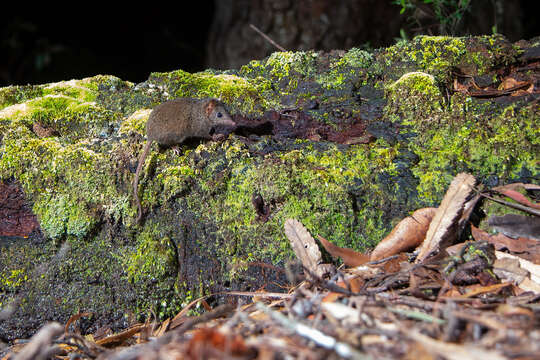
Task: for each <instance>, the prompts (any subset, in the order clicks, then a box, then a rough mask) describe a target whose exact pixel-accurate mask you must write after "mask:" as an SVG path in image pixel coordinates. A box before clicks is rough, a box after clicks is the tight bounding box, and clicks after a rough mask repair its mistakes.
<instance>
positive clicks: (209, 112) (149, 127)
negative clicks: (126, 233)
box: [133, 98, 235, 222]
mask: <svg viewBox="0 0 540 360" xmlns="http://www.w3.org/2000/svg"><path fill="white" fill-rule="evenodd" d="M219 114H220V115H221V116H220V115H219ZM216 125H230V126H234V125H235V123H234V121H232V119H231V117H230V115H229V113H228V112H227V110H225V107H224V106H223V104H222V103H221V102H220V101H219V100H216V99H209V98H207V99H192V98H181V99H176V100H170V101H167V102H164V103H163V104H160V105H158V106H156V107H155V108H154V110H152V112H151V113H150V116H149V117H148V121H147V122H146V137H147V142H146V145H145V146H144V149H143V152H142V154H141V156H140V158H139V163H138V165H137V171H136V172H135V179H134V180H133V195H134V197H135V201H136V203H137V208H138V211H139V214H138V216H137V222H140V221H141V219H142V206H141V201H140V199H139V195H138V191H137V190H138V184H139V176H140V173H141V169H142V167H143V164H144V161H145V160H146V156H147V155H148V152H149V151H150V147H151V146H152V143H153V142H154V141H155V142H157V143H158V144H160V145H167V146H170V145H177V144H181V143H182V142H183V141H184V140H185V139H186V138H188V137H201V138H210V130H211V129H212V128H213V127H214V126H216Z"/></svg>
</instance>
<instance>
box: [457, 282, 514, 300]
mask: <svg viewBox="0 0 540 360" xmlns="http://www.w3.org/2000/svg"><path fill="white" fill-rule="evenodd" d="M511 285H512V283H510V282H505V283H501V284H494V285H487V286H482V285H477V284H475V285H471V286H468V287H467V288H468V289H472V290H470V291H468V292H467V293H466V294H463V295H461V296H458V297H457V298H460V299H466V298H470V297H473V296H476V295H480V294H486V293H490V292H496V291H499V290H500V289H502V288H505V287H507V286H511Z"/></svg>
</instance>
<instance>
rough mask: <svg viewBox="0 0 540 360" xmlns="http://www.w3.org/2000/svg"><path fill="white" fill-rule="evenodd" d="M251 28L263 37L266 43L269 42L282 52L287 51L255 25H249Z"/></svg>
mask: <svg viewBox="0 0 540 360" xmlns="http://www.w3.org/2000/svg"><path fill="white" fill-rule="evenodd" d="M249 27H250V28H252V29H253V30H255V32H256V33H257V34H259V35H261V36H262V37H263V38H264V39H265V40H266V41H268V42H269V43H270V44H272V45H274V46H275V47H276V48H278V49H279V50H281V51H287V50H286V49H285V48H284V47H283V46H281V45H279V44H278V43H276V42H275V41H274V40H272V39H271V38H270V37H269V36H268V35H266V34H265V33H263V32H262V31H261V30H259V29H258V28H257V27H256V26H255V25H253V24H249Z"/></svg>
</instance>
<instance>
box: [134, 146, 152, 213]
mask: <svg viewBox="0 0 540 360" xmlns="http://www.w3.org/2000/svg"><path fill="white" fill-rule="evenodd" d="M151 145H152V141H147V142H146V145H145V146H144V149H143V152H142V154H141V156H140V157H139V164H138V165H137V171H135V179H134V180H133V196H134V197H135V202H136V203H137V208H138V209H139V214H138V215H137V220H136V221H137V223H140V222H141V219H142V206H141V200H140V199H139V192H138V191H137V190H138V185H139V175H140V174H141V169H142V167H143V165H144V160H145V159H146V156H147V155H148V151H149V150H150V146H151Z"/></svg>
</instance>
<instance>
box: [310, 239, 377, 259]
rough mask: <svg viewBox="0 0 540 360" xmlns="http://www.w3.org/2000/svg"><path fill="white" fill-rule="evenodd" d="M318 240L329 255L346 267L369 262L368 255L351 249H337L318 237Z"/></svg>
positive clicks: (337, 247)
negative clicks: (339, 260)
mask: <svg viewBox="0 0 540 360" xmlns="http://www.w3.org/2000/svg"><path fill="white" fill-rule="evenodd" d="M318 239H319V241H320V242H321V244H322V246H323V247H324V248H325V249H326V251H328V253H329V254H330V255H332V256H333V257H339V258H341V259H342V260H343V262H344V263H345V265H347V266H352V267H356V266H360V265H363V264H365V263H367V262H368V261H369V255H368V254H363V253H361V252H358V251H354V250H353V249H348V248H342V247H339V246H337V245H334V244H332V243H331V242H330V241H328V240H326V239H325V238H323V237H322V236H320V235H319V236H318Z"/></svg>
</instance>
